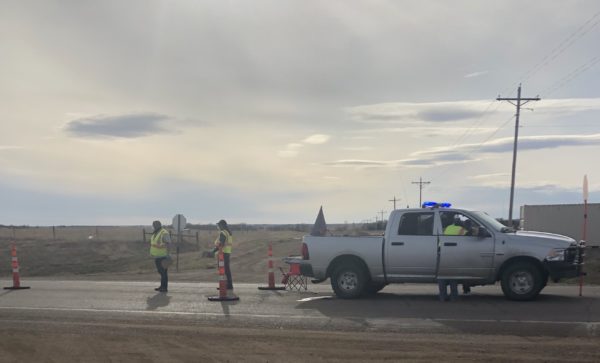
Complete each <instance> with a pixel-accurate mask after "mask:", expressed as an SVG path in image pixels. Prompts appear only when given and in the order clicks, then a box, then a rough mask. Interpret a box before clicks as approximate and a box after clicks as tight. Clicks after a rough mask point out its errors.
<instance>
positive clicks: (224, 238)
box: [213, 219, 233, 296]
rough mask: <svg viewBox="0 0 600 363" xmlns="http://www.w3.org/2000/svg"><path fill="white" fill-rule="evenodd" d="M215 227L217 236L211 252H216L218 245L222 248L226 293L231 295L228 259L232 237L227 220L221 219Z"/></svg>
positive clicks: (231, 284) (231, 285)
mask: <svg viewBox="0 0 600 363" xmlns="http://www.w3.org/2000/svg"><path fill="white" fill-rule="evenodd" d="M217 228H218V229H219V236H218V237H217V239H215V249H214V250H213V252H217V251H218V250H219V247H220V248H222V249H223V262H224V264H225V276H226V277H227V290H228V291H227V295H228V296H229V295H230V293H231V295H233V280H232V278H231V267H230V259H231V247H232V246H233V237H232V233H231V230H230V229H229V226H228V225H227V222H226V221H225V220H224V219H221V220H220V221H219V222H218V223H217Z"/></svg>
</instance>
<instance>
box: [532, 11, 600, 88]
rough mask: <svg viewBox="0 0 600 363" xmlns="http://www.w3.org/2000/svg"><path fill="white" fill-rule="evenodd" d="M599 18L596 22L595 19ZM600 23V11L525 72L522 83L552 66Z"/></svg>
mask: <svg viewBox="0 0 600 363" xmlns="http://www.w3.org/2000/svg"><path fill="white" fill-rule="evenodd" d="M596 18H598V19H597V20H596V21H594V19H596ZM599 23H600V11H598V12H597V13H595V14H594V15H592V17H591V18H589V19H588V20H587V21H586V22H585V23H583V25H581V26H580V27H579V28H577V29H576V30H575V31H574V32H572V33H571V34H569V36H567V37H566V38H565V39H564V40H563V41H562V42H560V43H559V44H558V45H557V46H556V47H554V49H552V50H551V51H550V53H548V54H546V56H544V58H543V59H542V60H541V61H540V62H539V63H537V64H536V65H534V66H533V67H532V68H531V69H530V70H528V71H527V72H525V74H523V76H521V82H525V81H526V80H528V79H529V78H531V77H533V76H534V75H535V74H536V73H537V72H539V71H540V70H541V69H542V68H544V67H545V66H547V65H548V64H550V63H551V62H552V61H554V60H555V59H556V58H558V57H559V56H560V55H561V54H563V53H564V52H565V51H566V50H567V49H569V48H570V47H571V46H572V45H573V44H575V42H577V40H579V39H580V38H581V37H583V36H584V35H586V34H587V33H589V32H590V31H591V30H592V29H594V28H595V27H596V25H598V24H599Z"/></svg>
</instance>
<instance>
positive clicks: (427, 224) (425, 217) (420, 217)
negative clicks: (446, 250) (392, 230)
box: [398, 212, 433, 236]
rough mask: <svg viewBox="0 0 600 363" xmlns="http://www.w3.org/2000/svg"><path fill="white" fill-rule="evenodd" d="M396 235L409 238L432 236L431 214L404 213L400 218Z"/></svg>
mask: <svg viewBox="0 0 600 363" xmlns="http://www.w3.org/2000/svg"><path fill="white" fill-rule="evenodd" d="M398 234H399V235H409V236H431V235H433V213H423V212H417V213H410V212H409V213H404V214H403V215H402V216H401V217H400V225H399V226H398Z"/></svg>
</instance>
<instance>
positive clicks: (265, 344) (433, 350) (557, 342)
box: [0, 321, 600, 363]
mask: <svg viewBox="0 0 600 363" xmlns="http://www.w3.org/2000/svg"><path fill="white" fill-rule="evenodd" d="M598 346H599V341H598V339H597V338H560V339H557V338H549V337H529V338H523V337H517V336H502V335H448V334H401V333H394V334H389V333H367V332H323V331H306V330H293V331H289V330H265V329H248V328H241V329H238V328H225V329H224V328H219V327H214V326H198V327H196V326H193V325H192V326H176V325H171V324H168V323H164V324H161V325H146V324H145V325H139V324H134V323H131V322H111V323H109V324H108V323H85V322H68V323H64V322H52V321H42V322H40V321H27V322H23V321H14V322H6V321H5V322H4V324H3V327H2V330H1V331H0V351H1V353H2V354H1V355H0V361H2V362H69V361H78V362H128V363H131V362H307V361H311V362H321V361H330V362H349V361H352V362H363V361H388V362H389V361H424V362H429V361H437V360H439V359H440V358H443V359H444V360H445V361H461V362H465V361H483V360H486V361H488V362H505V361H513V362H526V361H543V362H564V361H569V362H598V361H600V349H598Z"/></svg>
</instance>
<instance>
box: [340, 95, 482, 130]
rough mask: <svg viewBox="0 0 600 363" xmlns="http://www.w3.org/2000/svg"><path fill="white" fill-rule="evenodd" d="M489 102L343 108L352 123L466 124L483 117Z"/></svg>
mask: <svg viewBox="0 0 600 363" xmlns="http://www.w3.org/2000/svg"><path fill="white" fill-rule="evenodd" d="M490 101H491V100H475V101H455V102H425V103H407V102H395V103H380V104H373V105H364V106H356V107H350V108H347V109H346V110H345V111H346V112H347V113H348V115H349V116H350V119H351V120H353V121H356V122H371V123H372V122H384V123H394V122H395V123H403V124H406V123H422V122H431V123H436V122H450V121H466V120H470V119H475V118H477V117H480V116H481V115H483V113H484V112H485V111H486V109H487V108H488V106H489V104H490Z"/></svg>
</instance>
